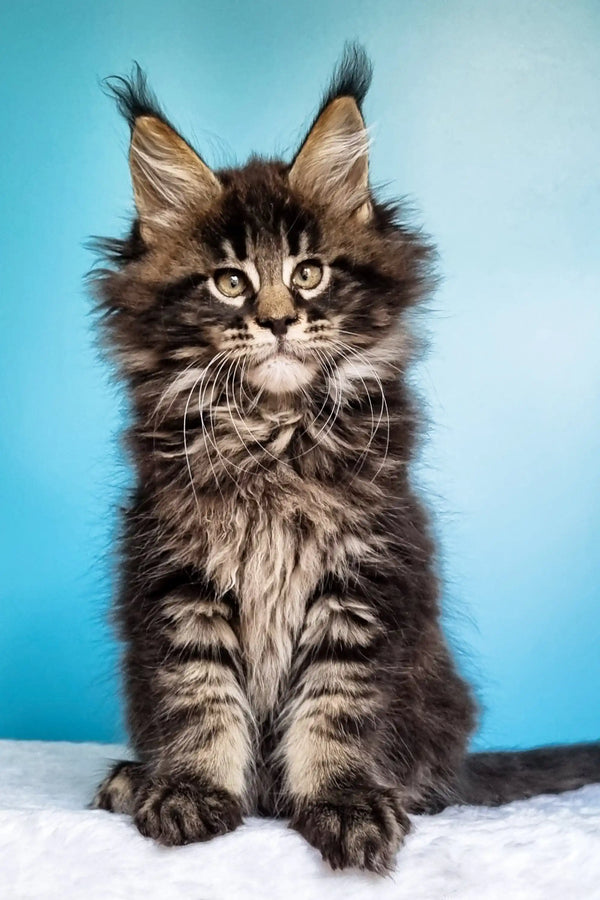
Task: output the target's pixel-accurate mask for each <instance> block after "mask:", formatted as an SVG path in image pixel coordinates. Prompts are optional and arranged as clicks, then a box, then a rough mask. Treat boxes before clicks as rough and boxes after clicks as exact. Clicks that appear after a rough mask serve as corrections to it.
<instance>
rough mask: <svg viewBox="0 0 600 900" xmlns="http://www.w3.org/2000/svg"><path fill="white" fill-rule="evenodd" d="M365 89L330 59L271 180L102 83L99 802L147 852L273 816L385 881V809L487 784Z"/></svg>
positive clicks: (401, 233)
mask: <svg viewBox="0 0 600 900" xmlns="http://www.w3.org/2000/svg"><path fill="white" fill-rule="evenodd" d="M368 80H369V70H368V64H367V62H366V60H365V58H364V56H363V55H362V53H361V51H359V50H357V49H356V48H355V49H354V50H350V51H349V54H348V55H347V57H346V58H345V60H344V62H343V63H342V66H341V68H340V69H339V71H338V73H337V76H336V79H335V80H334V84H333V86H332V88H331V89H330V91H329V93H328V94H327V96H326V98H325V100H324V103H323V107H322V110H321V113H320V114H319V116H317V119H316V121H315V124H314V125H313V128H312V129H311V130H310V132H309V135H308V137H307V138H306V140H305V142H304V143H303V145H302V147H301V149H300V151H299V153H298V154H297V156H296V159H295V160H294V161H293V162H292V164H291V165H288V164H286V163H283V162H266V161H263V160H260V159H256V158H254V159H251V160H250V161H249V162H248V164H247V165H246V166H244V167H243V168H240V169H229V170H223V171H219V172H216V173H213V172H212V171H211V170H210V169H209V168H208V166H206V164H205V163H204V162H202V160H201V159H200V158H199V157H198V156H197V154H195V152H194V151H193V150H192V149H191V148H190V146H189V145H188V144H187V143H186V142H185V141H184V140H183V139H182V138H181V137H180V136H179V135H177V133H176V132H175V131H174V130H173V129H172V127H171V126H170V125H169V123H168V122H167V120H166V119H165V118H164V115H163V114H162V113H161V111H160V109H159V108H158V107H157V105H156V103H155V101H153V98H152V97H151V95H150V94H149V93H148V91H147V88H146V86H145V82H144V81H143V78H142V77H141V75H140V74H139V73H138V75H137V77H136V78H134V80H133V81H132V82H127V81H123V80H121V81H117V82H115V83H113V91H114V93H115V94H116V95H117V98H118V99H119V102H120V105H121V108H122V109H123V111H124V112H125V113H126V115H127V117H128V119H129V122H130V125H131V128H132V143H131V154H130V161H131V170H132V178H133V183H134V192H135V197H136V203H137V210H138V219H137V220H136V222H135V223H134V225H133V228H132V231H131V233H130V235H129V237H128V238H127V239H126V240H124V241H121V242H115V241H111V242H107V243H106V244H105V245H104V249H105V251H106V252H107V253H108V256H109V258H110V259H112V261H113V263H114V265H113V266H111V267H109V268H107V269H105V270H104V271H103V272H101V273H100V275H99V278H98V289H99V293H100V298H101V301H100V309H101V312H102V326H103V332H104V336H105V339H106V342H107V345H108V347H109V348H110V351H111V353H112V357H113V359H114V361H115V364H116V366H117V368H118V371H119V375H120V377H121V379H122V380H123V382H124V383H125V385H126V387H127V389H128V394H129V397H130V400H131V424H130V427H129V431H128V445H129V448H130V452H131V458H132V461H133V465H134V469H135V474H136V484H135V488H134V490H133V492H132V496H131V498H130V500H129V503H128V506H127V509H126V512H125V516H124V528H123V538H122V542H121V558H122V564H121V585H120V594H119V598H118V605H117V606H118V618H119V623H120V629H121V636H122V638H123V641H124V643H125V658H124V673H125V684H126V696H127V702H128V718H129V727H130V733H131V739H132V743H133V746H134V749H135V751H136V752H137V754H138V762H137V764H136V763H133V764H127V765H125V766H123V765H119V766H118V767H117V768H116V769H115V770H114V773H113V774H112V776H109V778H108V779H107V780H106V781H105V782H104V783H103V785H102V786H101V788H100V790H99V793H98V796H97V800H96V803H97V805H99V806H101V807H103V808H106V809H120V810H122V811H126V812H129V813H131V814H132V815H133V817H134V819H135V821H136V824H137V826H138V828H139V829H140V831H141V832H142V833H143V834H146V835H150V836H152V837H154V838H156V839H157V840H160V841H162V842H164V843H169V844H173V843H182V842H188V841H193V840H204V839H207V838H208V837H211V836H212V835H213V834H216V833H222V832H223V831H225V830H229V829H231V828H234V827H236V825H237V824H239V822H240V821H241V816H242V813H243V812H245V811H252V810H259V811H261V812H263V813H266V814H269V815H288V816H290V817H291V822H292V825H293V827H295V828H297V829H298V830H299V831H300V832H301V833H302V834H304V835H305V837H306V838H307V839H308V840H309V841H310V842H311V843H313V844H314V845H315V846H316V847H317V848H318V849H319V850H320V851H321V853H322V854H323V856H324V857H325V858H326V859H327V860H329V862H330V863H331V864H332V865H333V866H352V865H354V866H360V867H363V868H368V869H372V870H375V871H378V872H383V871H385V870H386V869H388V868H389V867H390V866H392V865H393V860H394V855H395V851H396V850H397V848H398V846H399V845H400V843H401V841H402V839H403V836H404V834H405V833H406V831H407V829H408V827H409V820H408V817H407V813H408V812H411V811H413V812H414V811H418V810H433V809H436V808H439V807H440V806H443V805H444V804H446V803H448V802H453V801H457V800H461V799H463V798H466V797H468V798H469V799H470V800H472V801H475V802H485V801H486V799H489V798H490V796H491V795H490V793H489V792H488V793H486V790H485V785H486V782H485V778H483V777H482V772H484V771H485V770H486V766H487V767H488V768H489V766H490V762H489V760H488V761H486V762H484V763H483V764H480V765H479V766H478V765H477V761H476V760H475V762H474V763H472V762H469V761H468V759H467V757H466V747H467V742H468V739H469V736H470V734H471V731H472V729H473V726H474V705H473V702H472V699H471V695H470V692H469V690H468V688H467V686H466V685H465V683H464V682H463V680H462V679H461V678H460V677H459V675H458V673H457V671H456V668H455V666H454V664H453V662H452V659H451V657H450V654H449V652H448V648H447V646H446V642H445V639H444V636H443V633H442V630H441V627H440V622H439V613H440V610H439V601H438V598H439V582H438V577H437V571H436V563H435V552H434V545H433V542H432V538H431V535H430V530H429V526H428V523H427V516H426V514H425V511H424V509H423V506H422V503H421V501H420V500H419V498H418V497H417V496H416V494H415V492H414V490H413V488H412V486H411V481H410V473H409V465H410V462H411V459H412V456H413V452H414V445H415V440H416V434H417V430H418V415H417V412H416V408H415V405H414V403H413V399H412V397H411V394H410V391H409V389H408V386H407V370H408V367H409V366H410V363H411V358H412V355H413V351H412V348H413V345H414V341H413V338H412V336H411V329H410V311H411V309H412V308H413V307H414V305H415V303H417V302H419V301H420V300H422V299H423V297H424V296H426V295H427V292H428V289H429V287H430V285H431V278H430V261H431V250H430V248H429V246H428V245H427V243H426V242H424V240H423V238H422V236H421V235H420V234H418V233H416V232H415V231H413V230H411V229H410V228H409V227H407V226H406V225H405V224H403V223H402V218H401V214H400V211H399V210H398V209H396V208H392V207H390V206H386V205H384V204H381V203H379V202H377V200H376V198H375V197H374V196H373V195H372V193H371V192H370V190H369V185H368V177H367V176H368V163H367V156H366V154H367V148H368V140H367V138H366V129H365V127H364V124H363V120H362V116H361V113H360V102H361V100H362V97H363V95H364V92H365V90H366V87H367V86H368ZM307 262H310V264H311V266H312V269H311V272H314V271H317V275H318V276H320V279H321V280H320V281H319V283H318V284H317V285H316V287H314V288H311V289H306V290H305V289H303V288H302V281H301V274H302V265H303V263H304V264H305V265H306V263H307ZM298 267H300V268H298ZM232 272H233V280H230V273H232ZM298 272H300V275H298V274H297V273H298ZM219 278H221V279H222V283H224V284H225V288H226V289H227V290H229V288H231V291H230V294H231V295H230V294H223V292H222V291H221V290H220V288H219V287H218V284H220V283H221V282H220V281H219ZM236 292H237V293H236ZM590 752H592V751H590ZM558 769H560V766H558V768H557V771H558ZM587 771H588V770H587V769H586V772H587ZM594 771H596V770H594ZM597 771H598V773H599V774H600V765H599V766H598V770H597ZM572 774H573V773H571V775H572ZM519 777H520V778H521V781H520V782H519V786H518V788H517V787H516V782H515V783H514V784H513V788H511V787H510V780H509V784H508V785H507V786H505V789H504V793H502V792H501V791H500V792H497V795H500V794H501V795H502V796H503V797H505V798H508V797H510V796H522V795H523V794H524V793H525V792H524V789H523V785H522V781H523V773H522V772H521V771H519ZM552 783H553V784H554V785H555V789H560V784H561V782H560V778H559V779H558V780H555V781H554V782H552ZM575 783H577V778H576V777H575V778H573V777H571V779H570V781H569V786H573V785H574V784H575ZM544 784H545V785H546V788H548V784H547V782H544Z"/></svg>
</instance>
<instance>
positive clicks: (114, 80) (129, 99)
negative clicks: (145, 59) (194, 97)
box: [102, 62, 172, 131]
mask: <svg viewBox="0 0 600 900" xmlns="http://www.w3.org/2000/svg"><path fill="white" fill-rule="evenodd" d="M102 86H103V88H104V91H105V93H106V94H107V95H108V96H109V97H112V99H113V100H116V103H117V108H118V110H119V112H120V113H121V115H122V116H123V117H124V118H125V119H126V121H127V122H128V124H129V127H130V128H131V130H132V131H133V127H134V125H135V120H136V119H138V118H139V117H140V116H154V117H155V118H157V119H160V120H161V121H162V122H165V124H167V125H169V124H170V123H169V121H168V119H167V118H166V116H165V114H164V113H163V111H162V109H161V108H160V104H159V102H158V100H157V99H156V96H155V95H154V93H153V92H152V90H151V89H150V88H149V87H148V79H147V78H146V75H145V73H144V72H143V70H142V68H141V67H140V65H139V63H137V62H134V64H133V68H132V70H131V75H130V76H129V77H128V78H126V77H123V76H121V75H111V76H110V77H108V78H104V79H103V81H102ZM171 127H172V126H171Z"/></svg>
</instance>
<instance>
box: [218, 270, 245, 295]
mask: <svg viewBox="0 0 600 900" xmlns="http://www.w3.org/2000/svg"><path fill="white" fill-rule="evenodd" d="M213 278H214V282H215V284H216V286H217V289H218V290H219V291H220V292H221V293H222V294H223V296H224V297H241V296H242V294H244V293H245V292H246V291H247V290H248V279H247V278H246V276H245V275H244V273H243V272H240V271H239V269H219V270H218V271H217V272H215V274H214V276H213Z"/></svg>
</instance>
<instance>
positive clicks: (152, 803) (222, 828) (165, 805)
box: [134, 778, 242, 846]
mask: <svg viewBox="0 0 600 900" xmlns="http://www.w3.org/2000/svg"><path fill="white" fill-rule="evenodd" d="M134 821H135V824H136V825H137V827H138V829H139V831H140V834H143V835H144V837H151V838H154V840H155V841H158V842H159V843H161V844H166V845H167V846H175V845H177V844H192V843H194V842H195V841H208V840H209V839H210V838H212V837H216V835H218V834H225V833H226V832H227V831H233V830H234V829H235V828H237V826H238V825H240V824H241V822H242V808H241V804H240V802H239V800H238V799H237V798H235V797H234V796H233V795H232V794H230V793H229V791H225V790H218V789H215V788H210V787H207V786H206V785H205V784H203V783H202V782H200V781H194V780H192V779H176V778H154V779H150V780H149V781H148V782H147V784H146V786H145V787H144V788H143V789H141V790H140V791H139V792H138V793H137V796H136V810H135V814H134Z"/></svg>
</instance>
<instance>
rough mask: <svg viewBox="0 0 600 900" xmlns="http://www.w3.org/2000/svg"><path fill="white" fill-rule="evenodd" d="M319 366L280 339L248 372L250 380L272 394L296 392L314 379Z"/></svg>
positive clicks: (255, 385) (257, 386)
mask: <svg viewBox="0 0 600 900" xmlns="http://www.w3.org/2000/svg"><path fill="white" fill-rule="evenodd" d="M316 370H317V367H316V365H315V363H314V362H312V361H311V360H309V359H306V358H305V357H304V356H303V355H301V354H300V353H299V351H298V349H297V348H294V347H293V346H292V345H291V344H290V343H289V342H287V341H278V342H277V344H276V346H274V347H273V349H272V351H271V352H270V353H269V354H268V356H266V357H263V359H262V360H260V361H258V362H256V364H255V365H254V366H252V368H251V369H250V370H249V372H248V376H247V377H248V381H249V382H250V383H251V384H252V385H254V387H256V388H259V389H264V390H266V391H267V392H268V393H271V394H286V393H295V392H296V391H299V390H300V389H301V388H303V387H304V386H305V385H307V384H308V383H309V382H310V381H312V379H313V377H314V375H315V373H316Z"/></svg>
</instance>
